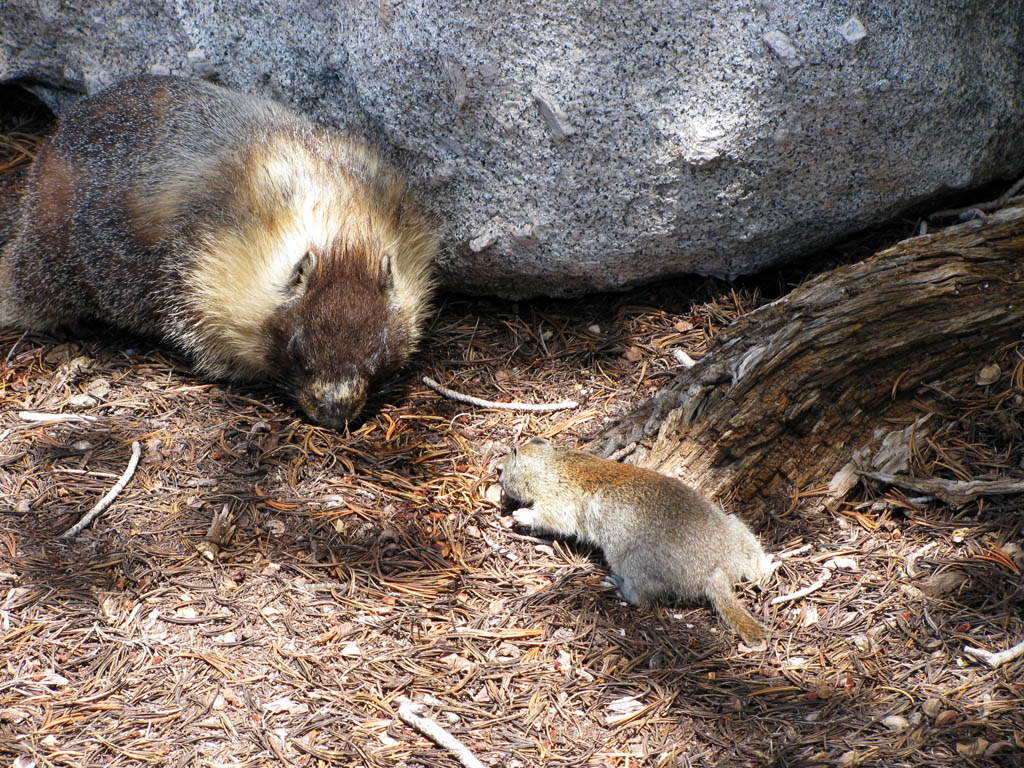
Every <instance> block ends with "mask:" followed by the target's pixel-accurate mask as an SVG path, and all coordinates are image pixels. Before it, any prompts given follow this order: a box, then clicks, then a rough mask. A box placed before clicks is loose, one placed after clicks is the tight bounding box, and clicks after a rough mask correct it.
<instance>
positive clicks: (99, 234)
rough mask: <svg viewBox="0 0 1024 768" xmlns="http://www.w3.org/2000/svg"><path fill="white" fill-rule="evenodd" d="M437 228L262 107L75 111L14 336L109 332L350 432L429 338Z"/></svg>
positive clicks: (166, 86)
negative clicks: (268, 387)
mask: <svg viewBox="0 0 1024 768" xmlns="http://www.w3.org/2000/svg"><path fill="white" fill-rule="evenodd" d="M437 247H438V236H437V232H436V229H435V227H434V225H433V223H432V222H431V221H430V219H429V218H428V217H427V216H426V215H425V214H424V213H422V212H421V211H420V209H419V208H417V207H416V205H415V203H414V202H413V201H412V199H411V196H410V194H409V190H408V185H407V183H406V181H405V179H404V178H403V177H402V176H401V174H399V173H398V172H397V171H396V170H395V169H394V168H392V167H391V166H389V165H388V164H386V163H385V162H383V161H382V160H381V158H380V157H379V155H378V154H377V153H376V152H375V151H374V150H373V149H372V148H371V147H370V146H368V145H367V144H366V143H365V142H363V141H360V140H358V139H356V138H353V137H349V136H345V135H342V134H340V133H338V132H336V131H333V130H330V129H327V128H324V127H319V126H316V125H314V124H313V123H312V122H311V121H309V120H307V119H306V118H304V117H301V116H299V115H297V114H295V113H293V112H291V111H289V110H288V109H286V108H284V107H282V106H280V105H278V104H276V103H274V102H271V101H268V100H265V99H260V98H256V97H253V96H247V95H243V94H241V93H237V92H234V91H231V90H228V89H226V88H221V87H219V86H216V85H212V84H210V83H206V82H202V81H193V80H185V79H181V78H176V77H155V76H142V77H137V78H132V79H129V80H126V81H124V82H121V83H119V84H117V85H115V86H113V87H112V88H110V89H108V90H106V91H104V92H102V93H100V94H98V95H96V96H94V97H91V98H86V99H83V100H81V101H80V102H78V103H76V104H75V105H74V106H73V107H72V108H70V109H69V110H68V111H67V112H66V114H65V115H64V116H63V118H62V120H61V123H60V127H59V129H58V131H57V133H56V135H55V136H54V137H53V139H52V140H50V141H49V142H48V143H47V144H45V145H44V146H43V148H42V149H41V151H40V153H39V155H38V157H37V159H36V161H35V163H34V165H33V168H32V170H31V173H30V177H29V181H28V184H27V188H26V192H25V195H24V198H23V200H22V204H21V210H20V216H19V221H18V224H17V226H16V229H15V232H14V236H13V238H12V239H11V241H10V242H9V243H8V244H7V246H6V247H5V248H4V249H3V251H2V252H0V324H4V325H15V326H19V327H22V328H28V329H35V330H50V329H53V328H56V327H59V326H65V325H69V326H74V325H76V324H78V323H79V322H81V321H90V320H100V321H103V322H108V323H111V324H113V325H115V326H119V327H122V328H125V329H128V330H131V331H135V332H141V333H147V334H152V335H156V336H159V337H161V338H163V339H164V340H165V341H167V342H168V343H170V344H171V345H173V346H175V347H177V348H178V349H180V350H182V351H183V352H185V353H186V354H188V355H189V356H190V357H191V358H192V360H193V361H194V363H195V365H196V367H197V368H198V369H199V370H201V371H203V372H205V373H207V374H210V375H212V376H218V377H227V378H234V379H259V378H265V379H275V380H279V381H284V382H287V385H288V386H289V387H290V389H291V390H292V392H293V394H294V395H295V396H296V398H297V399H298V401H299V404H300V405H301V406H302V407H303V409H304V410H305V411H306V413H307V414H308V415H309V416H310V417H311V418H312V419H314V420H315V421H318V422H320V423H323V424H325V425H329V426H341V425H343V424H345V423H346V422H347V421H348V419H350V418H352V417H353V416H355V415H356V414H357V413H358V412H359V410H360V409H361V408H362V406H363V403H364V402H365V398H366V394H367V390H368V389H369V387H370V386H371V384H372V382H373V381H374V380H375V379H377V378H378V377H379V376H381V375H382V374H385V373H387V372H388V371H390V370H391V369H393V368H394V367H397V366H398V365H400V364H402V363H403V362H404V361H405V360H406V359H407V358H408V356H409V354H410V353H411V351H412V350H413V348H414V346H415V344H416V342H417V340H418V338H419V336H420V333H421V327H422V324H423V320H424V317H425V311H426V309H427V305H428V302H429V299H430V293H431V289H432V283H433V279H432V261H433V258H434V256H435V254H436V251H437Z"/></svg>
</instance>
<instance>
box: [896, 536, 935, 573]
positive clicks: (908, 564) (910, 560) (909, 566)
mask: <svg viewBox="0 0 1024 768" xmlns="http://www.w3.org/2000/svg"><path fill="white" fill-rule="evenodd" d="M938 543H939V542H937V541H929V542H928V543H927V544H925V545H924V546H922V547H918V548H917V549H915V550H914V551H913V552H911V553H910V554H909V555H907V559H906V560H904V561H903V570H904V571H906V572H907V576H909V577H910V578H912V579H916V578H917V576H918V574H917V571H916V569H915V568H914V566H915V564H916V563H917V558H919V557H921V555H923V554H925V553H926V552H928V551H929V550H931V549H933V548H934V547H935V546H936V545H937V544H938Z"/></svg>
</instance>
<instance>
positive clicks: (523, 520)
mask: <svg viewBox="0 0 1024 768" xmlns="http://www.w3.org/2000/svg"><path fill="white" fill-rule="evenodd" d="M512 519H513V520H515V521H516V522H517V523H519V524H520V525H525V526H526V527H527V528H533V526H534V525H535V524H536V522H537V513H536V512H534V511H533V510H532V509H531V508H530V507H521V508H519V509H517V510H515V511H514V512H513V513H512Z"/></svg>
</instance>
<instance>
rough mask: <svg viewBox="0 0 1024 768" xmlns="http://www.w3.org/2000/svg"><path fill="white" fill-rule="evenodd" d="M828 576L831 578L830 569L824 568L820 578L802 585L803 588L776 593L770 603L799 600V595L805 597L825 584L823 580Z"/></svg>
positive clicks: (826, 579)
mask: <svg viewBox="0 0 1024 768" xmlns="http://www.w3.org/2000/svg"><path fill="white" fill-rule="evenodd" d="M830 578H832V571H830V570H829V569H828V568H826V569H825V570H824V571H823V572H822V574H821V578H820V579H818V580H817V581H816V582H814V583H813V584H810V585H808V586H806V587H804V588H803V589H798V590H797V591H796V592H790V593H789V594H788V595H778V596H777V597H773V598H772V600H771V605H779V604H780V603H790V602H792V601H794V600H799V599H800V598H801V597H807V595H809V594H811V592H817V591H818V590H819V589H821V588H822V587H823V586H825V582H826V581H828V580H829V579H830Z"/></svg>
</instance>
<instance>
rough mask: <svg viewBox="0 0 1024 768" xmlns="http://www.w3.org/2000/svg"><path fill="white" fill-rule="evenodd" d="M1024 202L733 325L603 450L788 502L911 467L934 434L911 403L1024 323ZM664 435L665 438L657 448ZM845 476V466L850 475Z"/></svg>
mask: <svg viewBox="0 0 1024 768" xmlns="http://www.w3.org/2000/svg"><path fill="white" fill-rule="evenodd" d="M1022 257H1024V208H1007V209H1003V210H1002V211H999V212H997V213H995V214H993V215H991V216H989V217H987V218H986V219H984V220H975V221H971V222H968V223H966V224H960V225H957V226H953V227H949V228H948V229H944V230H941V231H938V232H935V233H932V234H927V235H923V236H920V237H914V238H911V239H909V240H905V241H903V242H901V243H898V244H897V245H895V246H893V247H891V248H888V249H886V250H883V251H880V252H879V253H877V254H875V255H874V256H872V257H871V258H869V259H867V260H865V261H863V262H860V263H858V264H854V265H850V266H844V267H839V268H837V269H834V270H832V271H830V272H827V273H825V274H822V275H819V276H817V277H815V278H814V279H812V280H809V281H808V282H807V283H805V284H803V285H801V286H799V287H798V288H796V289H794V290H793V291H791V292H790V293H789V294H787V295H786V296H784V297H782V298H781V299H779V300H777V301H775V302H773V303H771V304H769V305H766V306H764V307H761V308H759V309H757V310H755V311H753V312H751V313H749V314H747V315H744V316H742V317H740V318H738V319H737V320H736V321H735V322H733V323H732V324H731V325H730V326H729V328H728V329H726V331H725V333H723V335H722V336H721V337H720V339H719V340H718V341H717V343H716V344H715V345H714V346H713V347H712V348H711V350H709V352H708V353H707V354H706V355H705V356H704V357H703V358H701V359H700V360H699V361H698V362H697V363H696V364H695V365H693V366H692V367H690V368H687V369H685V370H682V371H681V372H680V374H679V375H678V377H677V378H676V379H675V380H674V381H673V382H672V383H671V384H670V385H669V386H667V387H665V388H664V389H663V390H661V391H660V392H658V393H657V395H655V396H654V397H653V398H652V399H651V400H649V401H648V402H647V403H645V404H644V405H642V406H641V407H640V408H638V409H637V410H636V411H634V412H632V413H631V414H629V415H627V416H626V417H625V418H623V419H622V420H620V421H619V422H618V423H617V424H615V425H613V426H612V427H610V428H608V429H607V430H605V431H604V432H603V433H602V434H600V435H599V436H598V437H597V439H596V440H595V441H594V442H593V443H592V444H591V446H590V447H591V449H592V450H596V451H597V452H598V453H600V454H602V455H605V456H608V455H610V454H612V453H614V452H616V451H620V452H621V449H622V448H623V447H624V446H627V445H631V444H633V443H637V442H640V443H641V445H642V446H643V447H644V448H645V449H646V450H641V451H639V452H638V453H636V454H634V456H633V457H632V458H631V459H630V460H632V461H636V462H637V463H640V464H643V465H644V466H648V467H652V468H656V469H660V470H661V471H664V472H669V473H672V474H678V475H679V476H681V477H683V478H685V479H687V480H688V481H690V482H692V483H693V484H695V485H696V486H698V487H699V488H701V489H702V490H704V491H705V492H706V493H709V494H710V495H712V496H714V497H716V498H720V499H721V498H731V499H733V500H734V501H736V502H738V503H739V504H746V503H749V502H751V501H752V500H754V499H756V498H758V497H759V496H760V497H763V498H762V499H761V501H762V503H763V502H764V501H765V500H768V501H770V502H771V506H773V507H774V508H776V509H778V508H779V507H784V506H785V505H788V504H789V503H790V500H791V499H792V498H794V495H795V494H797V493H807V492H808V491H811V490H812V489H817V490H818V491H820V490H821V489H822V487H823V486H825V485H826V484H829V483H831V492H832V493H833V494H841V493H842V492H844V491H845V490H846V489H848V488H849V487H850V486H851V485H852V484H853V482H855V478H856V469H857V468H858V467H861V466H862V467H863V468H864V469H868V470H873V471H877V472H890V473H891V472H901V471H905V470H906V461H907V454H908V450H907V446H908V443H909V442H910V441H911V440H912V439H913V436H914V435H915V434H921V433H923V432H926V431H927V430H928V429H929V428H931V424H929V420H928V419H927V418H923V419H918V420H917V421H914V420H913V417H910V416H908V415H907V414H908V413H909V412H910V409H909V408H907V407H906V405H907V404H908V403H909V402H910V400H911V398H914V397H915V396H920V395H921V394H922V393H923V392H927V391H929V385H932V386H934V385H936V383H937V382H940V381H942V380H943V379H946V378H948V377H951V376H956V375H963V374H965V373H967V372H971V373H973V372H974V371H975V370H976V369H977V368H978V367H979V366H980V364H981V362H982V361H983V360H984V358H985V357H986V355H990V354H992V353H994V352H996V351H997V350H998V349H1000V348H1001V347H1002V346H1003V345H1005V344H1008V343H1014V342H1019V341H1021V338H1022V330H1024V291H1022V288H1024V258H1022ZM651 441H653V442H651ZM841 470H842V471H841Z"/></svg>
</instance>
